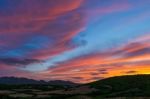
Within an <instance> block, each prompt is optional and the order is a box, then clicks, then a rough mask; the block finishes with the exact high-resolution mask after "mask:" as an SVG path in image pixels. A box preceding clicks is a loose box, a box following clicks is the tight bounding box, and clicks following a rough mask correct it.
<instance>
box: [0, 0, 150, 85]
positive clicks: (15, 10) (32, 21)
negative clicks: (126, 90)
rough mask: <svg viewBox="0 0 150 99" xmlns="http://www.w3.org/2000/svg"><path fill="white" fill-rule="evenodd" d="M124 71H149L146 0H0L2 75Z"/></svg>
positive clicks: (86, 78) (149, 3) (86, 75)
mask: <svg viewBox="0 0 150 99" xmlns="http://www.w3.org/2000/svg"><path fill="white" fill-rule="evenodd" d="M128 74H129V75H130V74H150V0H0V76H1V77H2V76H16V77H27V78H32V79H38V80H39V79H42V80H58V79H59V80H70V81H73V82H78V83H86V82H91V81H95V80H99V79H103V78H107V77H112V76H118V75H128Z"/></svg>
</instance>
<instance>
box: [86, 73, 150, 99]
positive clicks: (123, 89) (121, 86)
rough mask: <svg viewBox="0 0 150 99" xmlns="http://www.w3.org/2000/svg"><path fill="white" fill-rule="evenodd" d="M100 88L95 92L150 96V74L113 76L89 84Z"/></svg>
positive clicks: (99, 93) (113, 94) (100, 93)
mask: <svg viewBox="0 0 150 99" xmlns="http://www.w3.org/2000/svg"><path fill="white" fill-rule="evenodd" d="M86 85H89V86H90V87H91V88H96V89H98V90H97V92H95V93H94V94H98V95H105V96H110V97H112V96H150V74H147V75H125V76H117V77H111V78H107V79H103V80H99V81H95V82H92V83H89V84H86Z"/></svg>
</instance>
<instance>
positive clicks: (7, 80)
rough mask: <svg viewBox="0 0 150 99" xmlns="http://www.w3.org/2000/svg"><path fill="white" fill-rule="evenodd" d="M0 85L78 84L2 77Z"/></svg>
mask: <svg viewBox="0 0 150 99" xmlns="http://www.w3.org/2000/svg"><path fill="white" fill-rule="evenodd" d="M0 84H9V85H13V84H48V85H63V86H64V85H67V86H75V85H77V84H75V83H73V82H70V81H63V80H53V81H44V80H33V79H28V78H18V77H0Z"/></svg>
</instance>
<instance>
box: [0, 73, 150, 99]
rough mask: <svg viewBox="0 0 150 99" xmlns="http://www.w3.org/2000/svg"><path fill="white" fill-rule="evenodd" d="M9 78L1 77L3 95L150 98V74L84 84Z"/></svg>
mask: <svg viewBox="0 0 150 99" xmlns="http://www.w3.org/2000/svg"><path fill="white" fill-rule="evenodd" d="M6 78H7V79H6ZM6 78H0V83H1V84H0V99H150V75H132V76H118V77H111V78H107V79H103V80H100V81H96V82H92V83H88V84H84V85H78V84H74V83H71V82H66V81H65V82H63V81H57V83H56V82H53V83H52V82H48V83H47V82H44V81H35V80H31V79H25V78H23V79H24V80H23V81H24V82H23V81H22V78H14V79H12V77H11V78H9V77H6ZM16 79H17V82H16ZM19 79H20V80H19ZM29 80H30V81H29ZM6 81H8V82H9V83H8V82H7V84H6V83H5V82H6ZM11 81H12V82H13V83H12V84H11ZM25 82H26V83H27V84H25ZM31 82H32V83H31ZM15 83H17V84H15Z"/></svg>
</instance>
